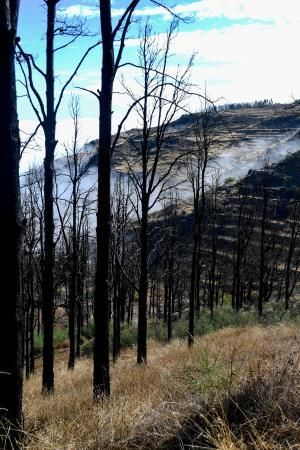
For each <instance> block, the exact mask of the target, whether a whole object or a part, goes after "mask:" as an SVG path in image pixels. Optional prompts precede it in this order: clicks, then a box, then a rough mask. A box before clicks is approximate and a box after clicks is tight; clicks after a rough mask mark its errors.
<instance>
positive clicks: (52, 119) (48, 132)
mask: <svg viewBox="0 0 300 450" xmlns="http://www.w3.org/2000/svg"><path fill="white" fill-rule="evenodd" d="M57 3H58V0H49V1H48V2H47V49H46V86H47V92H46V100H47V112H46V120H45V123H44V124H43V128H44V133H45V160H44V171H45V181H44V183H45V184H44V208H45V209H44V227H45V231H44V239H45V243H44V270H43V305H42V308H43V330H44V342H43V379H42V385H43V387H42V389H43V393H45V394H50V393H52V392H53V390H54V370H53V364H54V351H53V323H54V274H53V272H54V219H53V205H54V200H53V184H54V183H53V180H54V151H55V147H56V143H57V142H56V140H55V131H56V113H55V107H54V27H55V14H56V4H57Z"/></svg>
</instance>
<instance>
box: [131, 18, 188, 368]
mask: <svg viewBox="0 0 300 450" xmlns="http://www.w3.org/2000/svg"><path fill="white" fill-rule="evenodd" d="M176 29H177V21H172V23H171V25H170V28H169V30H168V32H167V34H166V42H165V44H164V48H160V47H159V45H158V44H157V42H156V40H155V37H154V36H153V35H152V30H151V26H150V25H149V23H147V24H146V26H145V28H144V30H143V31H142V33H141V41H140V48H139V60H140V61H139V67H140V68H141V82H140V85H141V91H142V92H141V94H140V96H138V95H136V94H135V93H133V92H132V90H130V89H127V93H128V94H129V96H130V97H131V98H132V100H133V103H132V104H133V105H134V107H135V109H136V112H137V114H138V115H139V117H140V118H141V121H142V130H141V132H140V134H137V136H130V137H129V138H128V144H129V146H130V147H131V151H130V157H129V158H128V161H127V163H128V170H129V176H130V179H131V181H132V184H133V186H134V189H135V193H136V204H135V206H134V209H135V213H136V216H137V220H138V223H139V227H140V228H139V236H138V238H137V240H138V243H139V246H140V276H139V312H138V348H137V362H138V364H141V363H146V361H147V296H148V269H149V266H148V264H149V213H150V211H151V210H152V208H153V207H154V206H155V204H157V202H158V201H159V199H160V198H161V195H162V194H163V193H164V192H166V191H167V190H168V189H170V187H171V186H170V182H169V181H170V178H169V177H170V174H171V173H172V170H173V169H174V168H175V167H176V163H177V162H178V161H179V159H180V158H182V156H183V155H182V153H179V154H178V155H177V156H176V157H175V158H174V159H172V161H171V162H170V163H169V164H167V166H166V167H164V168H163V169H161V168H159V162H160V161H161V159H162V157H163V155H164V153H166V148H167V144H165V141H166V139H167V135H168V127H169V125H170V123H171V121H172V120H173V119H174V118H175V117H176V113H177V112H178V111H180V110H181V107H182V104H183V102H184V100H185V98H186V92H187V91H188V88H187V87H188V81H187V74H188V71H189V68H190V66H191V64H192V59H191V60H190V62H189V64H188V66H187V68H186V70H184V71H183V73H181V74H179V73H177V75H176V77H172V79H171V80H170V79H169V77H168V73H167V64H168V59H169V53H170V46H171V42H172V39H173V38H174V35H175V32H176Z"/></svg>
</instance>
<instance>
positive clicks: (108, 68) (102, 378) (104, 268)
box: [93, 0, 114, 401]
mask: <svg viewBox="0 0 300 450" xmlns="http://www.w3.org/2000/svg"><path fill="white" fill-rule="evenodd" d="M100 25H101V34H102V84H101V94H100V130H99V163H98V179H99V181H98V215H97V267H96V286H95V306H94V318H95V341H94V381H93V383H94V384H93V392H94V400H95V401H97V400H99V399H100V398H101V396H102V395H106V396H109V394H110V375H109V259H110V254H109V253H110V240H111V205H110V189H111V188H110V172H111V143H112V141H111V113H112V91H113V80H114V38H113V32H112V24H111V2H110V1H109V0H100Z"/></svg>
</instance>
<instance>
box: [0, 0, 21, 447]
mask: <svg viewBox="0 0 300 450" xmlns="http://www.w3.org/2000/svg"><path fill="white" fill-rule="evenodd" d="M18 10H19V1H18V0H10V1H5V2H1V4H0V42H1V46H0V98H1V110H0V111H1V112H0V242H1V244H0V245H1V249H2V251H3V249H5V254H3V255H2V256H3V258H2V259H3V264H2V267H1V271H0V284H1V301H0V342H1V351H0V419H1V420H5V419H8V420H9V421H10V422H12V424H13V427H12V428H11V427H10V436H9V438H10V441H11V443H9V442H8V439H7V441H6V440H5V436H4V437H3V438H1V436H3V433H2V431H1V429H0V446H1V448H18V444H17V442H16V441H17V440H18V433H17V432H15V431H14V428H16V429H20V427H21V412H22V323H23V308H22V297H21V277H20V272H21V245H22V220H21V207H20V186H19V158H20V138H19V124H18V116H17V101H16V99H17V96H16V80H15V62H14V57H15V41H16V30H17V19H18Z"/></svg>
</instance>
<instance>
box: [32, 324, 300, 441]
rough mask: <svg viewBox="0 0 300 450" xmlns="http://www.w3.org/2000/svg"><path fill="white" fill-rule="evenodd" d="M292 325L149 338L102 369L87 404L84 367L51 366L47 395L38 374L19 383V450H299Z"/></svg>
mask: <svg viewBox="0 0 300 450" xmlns="http://www.w3.org/2000/svg"><path fill="white" fill-rule="evenodd" d="M299 349H300V335H299V327H297V326H294V325H284V324H281V325H278V326H269V327H260V326H255V327H244V328H226V329H223V330H220V331H217V332H214V333H212V334H209V335H206V336H205V337H202V338H199V339H198V340H197V341H196V343H195V346H194V348H192V349H191V350H188V348H187V345H186V343H185V342H184V341H181V340H174V341H172V343H170V344H168V345H162V344H159V343H157V342H154V341H150V342H149V363H148V366H147V367H137V366H136V364H135V349H129V350H126V351H124V352H123V353H122V356H121V358H120V360H119V361H118V362H117V363H116V364H115V365H114V366H113V367H112V373H111V375H112V394H111V399H110V400H109V401H108V400H103V402H102V403H101V404H98V405H93V403H92V387H91V383H92V361H91V360H90V359H85V358H84V359H81V360H80V361H79V362H78V363H77V365H76V367H75V370H74V372H71V371H68V370H67V369H66V355H65V353H59V354H58V355H57V360H56V374H55V375H56V390H55V395H54V396H53V397H50V398H44V397H42V396H41V393H40V390H41V373H40V369H38V370H37V373H36V374H35V375H34V376H33V377H32V378H31V379H30V380H29V381H27V382H26V383H25V393H24V418H25V430H26V431H25V437H26V439H25V444H24V448H28V449H39V450H41V449H53V450H54V449H59V450H61V449H103V450H104V449H105V450H106V449H168V448H176V449H180V448H182V449H183V448H186V449H188V448H189V449H191V448H194V449H223V450H225V449H226V450H229V449H231V450H235V449H258V450H263V449H297V448H299V449H300V427H299V419H300V378H299V370H300V365H299V358H300V354H299Z"/></svg>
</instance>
